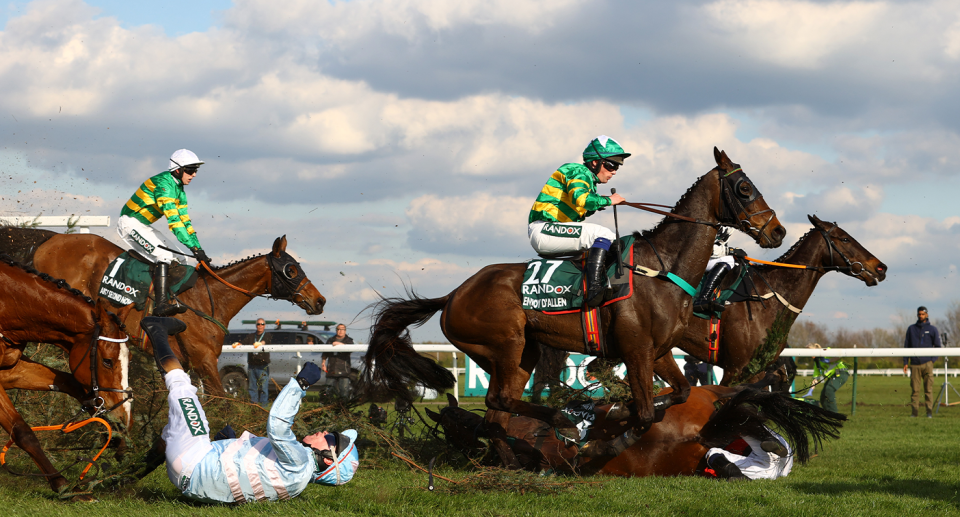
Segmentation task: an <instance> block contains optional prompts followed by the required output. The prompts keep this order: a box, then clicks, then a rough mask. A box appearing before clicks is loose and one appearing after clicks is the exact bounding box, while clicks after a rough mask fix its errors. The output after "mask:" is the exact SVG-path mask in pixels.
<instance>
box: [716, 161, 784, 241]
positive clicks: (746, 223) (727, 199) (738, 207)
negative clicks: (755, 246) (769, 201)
mask: <svg viewBox="0 0 960 517" xmlns="http://www.w3.org/2000/svg"><path fill="white" fill-rule="evenodd" d="M736 167H737V168H736V169H733V170H731V171H729V172H727V173H725V174H724V173H723V172H722V171H720V168H719V167H718V168H717V172H719V173H720V198H721V199H722V200H723V204H722V207H721V209H720V218H719V219H720V225H721V226H736V227H738V228H739V229H740V230H741V231H743V232H744V233H746V234H748V235H750V236H751V237H753V238H754V240H759V238H760V236H762V235H763V232H764V230H766V229H767V226H769V225H770V223H771V222H773V220H774V218H776V217H777V214H776V212H774V210H773V209H772V208H769V207H768V208H767V209H766V210H760V211H757V212H752V213H751V212H748V211H747V207H746V205H748V204H750V203H753V202H754V201H756V200H757V199H758V198H761V197H763V196H762V195H761V194H760V192H759V191H758V190H757V187H756V185H754V184H753V182H752V181H750V178H748V177H747V175H746V174H744V172H743V169H742V168H740V166H739V165H737V166H736ZM768 212H769V214H770V215H769V217H767V220H766V222H764V223H763V226H761V227H759V228H757V227H756V226H753V224H752V223H751V222H750V220H751V219H753V218H754V217H756V216H759V215H763V214H766V213H768ZM741 214H743V215H742V217H741Z"/></svg>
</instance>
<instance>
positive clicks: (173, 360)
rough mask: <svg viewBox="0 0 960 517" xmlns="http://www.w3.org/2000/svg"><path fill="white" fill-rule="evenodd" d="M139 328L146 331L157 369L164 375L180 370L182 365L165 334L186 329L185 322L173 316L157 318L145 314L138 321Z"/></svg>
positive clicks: (172, 333)
mask: <svg viewBox="0 0 960 517" xmlns="http://www.w3.org/2000/svg"><path fill="white" fill-rule="evenodd" d="M140 328H142V329H143V330H144V331H146V333H147V337H149V338H150V344H151V345H153V358H154V359H156V361H157V369H158V370H160V373H161V374H164V375H166V373H167V372H169V371H171V370H182V369H183V365H181V364H180V360H179V359H177V356H176V355H174V353H173V349H172V348H170V340H169V339H168V338H167V336H172V335H174V334H177V333H180V332H183V331H184V330H187V325H186V323H184V322H182V321H180V320H177V319H173V318H158V317H156V316H147V317H146V318H143V319H142V320H141V321H140Z"/></svg>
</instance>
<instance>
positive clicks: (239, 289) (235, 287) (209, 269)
mask: <svg viewBox="0 0 960 517" xmlns="http://www.w3.org/2000/svg"><path fill="white" fill-rule="evenodd" d="M200 265H201V266H203V269H206V270H207V273H210V276H212V277H213V278H216V279H217V280H219V281H220V283H221V284H223V285H225V286H227V287H229V288H230V289H233V290H234V291H237V292H240V293H243V294H245V295H247V296H249V297H251V298H255V297H257V296H263V295H257V294H253V293H251V292H250V291H247V290H246V289H243V288H240V287H237V286H235V285H233V284H231V283H230V282H227V281H226V280H224V279H223V278H220V275H218V274H216V273H214V272H213V269H211V268H210V266H208V265H207V263H206V262H201V263H200Z"/></svg>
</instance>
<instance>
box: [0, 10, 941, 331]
mask: <svg viewBox="0 0 960 517" xmlns="http://www.w3.org/2000/svg"><path fill="white" fill-rule="evenodd" d="M0 19H2V21H3V27H4V28H3V31H2V32H0V44H2V45H3V48H4V53H3V54H2V55H0V86H2V87H3V91H4V92H5V95H4V96H3V97H2V98H0V108H2V113H0V134H3V135H4V136H6V138H5V140H4V141H5V143H4V146H3V148H2V149H0V172H2V174H0V189H2V190H0V191H2V192H3V193H4V195H3V196H0V197H5V198H6V197H7V196H10V198H15V201H14V202H13V203H11V204H7V205H5V212H6V213H5V215H36V213H38V212H43V213H44V214H47V215H62V214H69V213H90V214H97V215H110V216H112V217H114V218H115V217H116V216H117V215H118V213H119V207H120V206H121V205H122V203H123V202H124V201H125V200H126V199H127V198H129V196H130V194H131V193H132V192H133V190H135V189H136V187H137V186H138V185H139V184H140V183H141V182H142V181H143V180H144V179H145V178H146V177H149V176H150V175H152V174H155V173H157V172H159V171H161V170H163V169H164V168H165V167H166V159H167V157H168V156H169V155H170V153H171V152H172V151H173V150H175V149H178V148H184V147H185V148H189V149H191V150H193V151H195V152H196V153H197V154H198V155H199V156H200V157H201V158H202V159H204V160H205V161H206V162H207V163H206V165H204V166H203V168H202V169H201V172H200V175H199V176H198V177H197V179H196V180H195V182H194V183H193V184H191V185H190V191H189V195H190V207H191V208H190V211H191V216H192V218H193V220H194V221H195V222H196V226H197V231H198V235H199V236H200V240H201V242H202V243H203V244H204V247H205V249H206V250H207V251H208V253H209V254H210V255H211V256H212V257H213V258H214V260H215V262H217V263H223V262H226V261H229V260H233V259H235V258H238V257H243V256H246V255H249V254H251V253H262V252H264V251H266V249H267V247H268V246H269V245H270V244H271V243H272V242H273V239H274V238H276V237H278V236H279V235H282V234H287V235H288V239H289V240H290V243H291V244H290V248H291V250H292V251H294V252H295V253H296V254H297V255H299V256H300V257H301V259H302V260H303V262H304V265H305V267H306V270H307V272H308V273H310V275H311V276H312V277H313V279H314V281H315V282H316V283H317V284H318V285H319V286H321V291H323V292H324V294H325V295H327V297H328V298H329V299H330V303H329V304H328V313H327V314H325V315H324V316H325V317H329V318H331V319H336V320H343V321H348V322H351V332H352V333H354V334H356V335H358V336H360V337H361V339H362V338H363V337H365V335H366V328H365V327H366V325H367V324H368V323H369V322H368V321H367V320H366V319H365V314H364V313H362V310H363V309H364V307H365V306H366V305H367V304H369V303H370V302H372V301H374V300H376V296H377V293H378V292H381V293H384V294H387V295H396V294H399V293H402V292H403V289H404V284H406V285H407V286H412V287H413V288H415V289H416V290H417V291H418V292H419V293H421V294H423V295H425V296H441V295H443V294H446V293H447V292H449V291H451V290H452V289H454V288H456V286H457V285H459V284H460V283H461V282H463V281H464V280H465V279H466V278H467V277H469V276H470V275H471V274H473V273H474V272H475V271H477V270H478V269H479V268H480V267H482V266H483V265H486V264H490V263H496V262H507V261H518V260H524V259H526V258H528V257H529V256H530V255H531V254H532V251H531V249H530V247H529V244H528V242H527V240H526V232H525V230H526V218H527V211H528V210H529V207H530V204H531V203H532V200H533V198H534V197H535V196H536V194H537V192H538V191H539V190H540V187H541V186H542V185H543V183H544V181H545V180H546V178H547V176H549V174H550V173H551V172H552V171H553V170H555V168H556V167H557V166H559V165H560V164H562V163H565V162H570V161H576V160H577V159H578V155H579V153H580V151H581V150H582V148H583V147H584V145H585V144H586V142H587V141H588V140H589V139H590V138H591V137H593V136H596V135H598V134H607V135H610V136H613V137H614V138H616V139H617V140H619V141H620V142H621V143H622V144H623V145H624V146H625V147H627V148H628V150H629V151H631V152H633V153H634V156H633V157H632V158H631V159H630V160H628V161H627V164H626V165H625V166H624V168H623V169H622V170H621V171H620V174H618V175H617V177H616V178H615V179H614V181H613V182H612V183H611V184H610V185H607V186H606V187H603V188H601V193H606V191H605V189H606V188H608V187H615V188H617V191H618V192H619V193H621V194H624V195H625V196H626V197H627V198H628V199H629V200H631V201H645V202H653V203H663V204H671V203H673V202H674V201H675V200H676V199H677V198H679V196H680V195H681V194H682V193H683V192H684V191H685V190H686V189H687V187H688V186H689V185H690V184H692V183H693V181H694V180H695V179H696V178H697V177H698V176H699V175H701V174H703V173H704V172H706V171H707V170H709V169H710V168H711V167H712V166H713V165H714V164H713V156H712V149H713V146H718V147H720V148H721V149H725V150H726V151H727V152H728V154H729V155H730V156H731V158H732V159H733V160H734V161H736V162H738V163H740V164H741V165H742V166H743V168H744V170H745V171H746V172H747V173H748V174H750V177H751V178H752V179H753V180H754V181H755V183H756V184H757V186H758V187H759V188H760V190H761V191H762V192H763V193H764V195H765V198H766V199H767V201H768V203H769V204H770V205H771V206H772V207H774V208H775V209H776V210H777V213H778V215H779V217H780V219H781V221H783V222H784V224H785V225H786V226H787V228H788V230H789V235H788V237H787V240H786V241H787V242H786V245H787V246H789V245H790V244H791V243H792V242H794V240H795V239H797V238H799V237H800V236H801V235H803V233H805V232H806V231H807V230H808V229H809V223H808V222H807V218H806V216H807V214H810V213H813V214H816V215H818V216H819V217H821V218H822V219H824V220H829V221H837V222H838V223H839V224H840V225H841V226H842V227H843V228H844V229H846V230H847V231H848V232H849V233H850V234H851V235H853V236H854V237H855V238H857V239H858V240H859V241H860V242H861V243H862V244H864V246H865V247H866V248H867V249H869V250H871V251H872V252H873V253H874V254H875V255H876V256H877V257H878V258H880V259H881V260H883V261H884V262H885V263H886V264H887V265H888V266H889V268H890V273H889V277H888V280H887V281H886V282H884V283H882V284H881V285H880V286H878V287H871V288H867V287H865V286H864V285H863V284H862V283H860V282H856V281H853V280H850V279H848V278H846V277H842V276H840V275H836V274H833V275H828V276H827V277H825V278H824V280H823V281H822V282H821V284H820V287H819V288H818V291H817V292H816V293H815V294H814V296H813V297H812V299H811V301H810V302H809V303H808V305H807V307H806V309H805V311H804V315H803V317H804V318H809V319H810V320H812V321H816V322H818V323H823V324H826V325H829V326H833V327H837V326H846V327H850V328H873V327H878V326H889V325H892V324H894V323H895V322H896V321H897V320H898V318H899V317H900V315H901V313H902V310H903V308H907V309H908V312H910V311H912V310H913V308H915V307H916V306H917V305H921V304H923V305H927V306H928V307H930V308H931V315H932V316H933V317H934V318H936V317H937V313H938V311H939V312H940V313H941V314H942V313H943V311H945V310H946V308H947V307H949V305H950V304H951V303H953V302H954V300H957V299H960V296H958V295H956V294H955V293H957V292H960V279H958V278H957V275H956V269H957V262H958V259H957V257H958V256H960V253H958V252H960V249H958V248H960V242H958V241H957V239H956V237H955V236H956V234H957V233H958V232H960V217H958V216H957V214H956V210H955V209H954V206H956V204H955V202H954V200H953V198H954V196H955V193H956V192H957V191H958V187H960V185H958V182H960V180H958V172H957V171H958V170H960V122H958V120H960V116H958V115H960V98H958V97H957V96H956V91H958V89H960V13H958V12H957V10H956V9H955V4H954V3H953V2H948V1H934V2H927V3H922V4H918V3H913V2H900V1H894V0H888V1H876V2H856V1H850V2H847V1H837V2H820V1H814V0H808V1H804V0H701V1H695V2H668V1H654V2H642V3H639V2H638V3H625V2H615V1H613V0H556V1H550V2H544V1H540V0H461V1H459V2H444V1H431V0H424V1H421V2H391V1H386V0H363V1H356V2H325V1H321V2H317V1H313V0H290V1H288V2H285V3H284V4H283V7H282V8H278V7H277V4H276V3H274V2H268V1H266V0H242V1H238V2H237V3H236V4H234V3H233V2H227V1H215V2H166V3H143V2H113V1H90V2H83V1H82V0H35V1H33V2H13V3H8V4H5V7H3V8H2V9H0ZM584 19H603V20H605V23H604V30H602V31H588V30H583V24H582V20H584ZM891 19H895V20H897V24H896V28H895V30H894V31H892V32H891V30H890V25H889V23H888V20H891ZM158 28H162V30H158ZM5 200H6V199H5ZM16 201H19V203H17V202H16ZM620 218H621V230H623V229H631V230H632V229H641V228H648V227H650V226H652V225H653V224H655V223H656V221H657V219H656V218H655V217H652V216H647V215H644V214H638V213H632V212H628V211H621V214H620ZM594 220H595V221H597V222H600V223H603V224H611V223H612V221H611V220H610V214H598V215H597V216H595V219H594ZM101 233H102V235H104V236H105V237H107V238H110V239H115V236H114V229H112V228H111V229H108V230H105V231H103V232H101ZM734 243H735V244H737V245H742V246H744V247H745V248H747V249H748V251H749V252H750V254H751V255H752V256H757V257H758V258H765V259H770V258H775V257H777V256H779V255H780V253H782V252H783V251H784V249H785V248H783V249H779V250H769V251H763V250H759V249H757V248H756V247H755V246H753V245H752V244H750V243H748V242H747V239H746V238H744V237H743V236H740V235H737V236H735V237H734ZM258 315H263V316H266V317H268V318H270V319H272V318H275V317H281V318H284V319H292V318H297V317H300V313H299V312H298V311H297V310H296V309H295V308H293V307H292V306H286V305H281V304H276V303H273V304H266V303H261V302H254V303H252V304H251V305H250V306H249V309H248V310H246V311H245V312H243V313H241V314H240V316H239V317H238V319H253V318H255V317H256V316H258ZM414 337H415V339H429V340H442V339H443V337H442V335H441V334H440V332H439V328H438V327H437V325H436V323H435V322H431V323H430V324H428V325H427V326H425V327H424V328H422V329H418V330H415V331H414Z"/></svg>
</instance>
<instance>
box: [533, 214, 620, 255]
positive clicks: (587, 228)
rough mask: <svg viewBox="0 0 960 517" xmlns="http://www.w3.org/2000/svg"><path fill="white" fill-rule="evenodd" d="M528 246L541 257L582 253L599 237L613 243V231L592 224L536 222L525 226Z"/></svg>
mask: <svg viewBox="0 0 960 517" xmlns="http://www.w3.org/2000/svg"><path fill="white" fill-rule="evenodd" d="M527 236H529V237H530V245H531V246H533V249H534V250H536V252H537V253H540V254H542V255H556V254H558V253H570V252H575V251H582V250H585V249H587V248H589V247H590V246H593V241H595V240H597V239H598V238H600V237H603V238H604V239H607V240H609V241H610V242H613V241H614V239H616V235H614V233H613V231H611V230H610V229H609V228H607V227H605V226H600V225H599V224H593V223H555V222H546V221H536V222H533V223H530V224H529V225H528V226H527Z"/></svg>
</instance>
